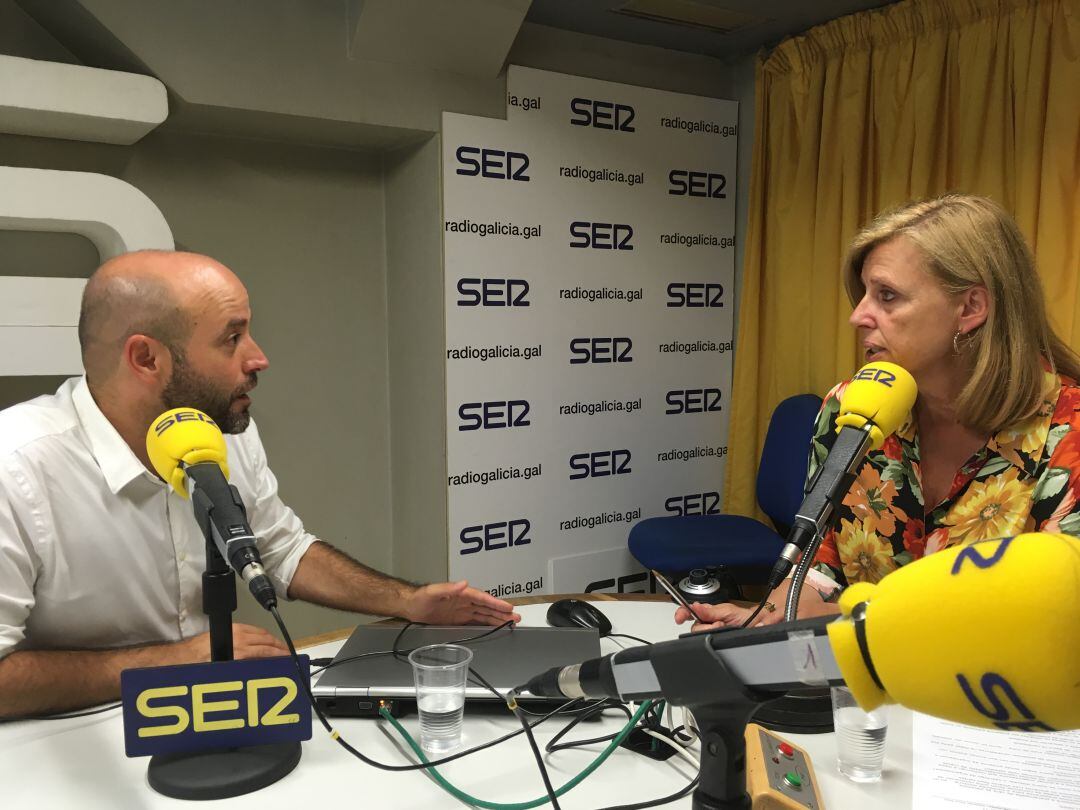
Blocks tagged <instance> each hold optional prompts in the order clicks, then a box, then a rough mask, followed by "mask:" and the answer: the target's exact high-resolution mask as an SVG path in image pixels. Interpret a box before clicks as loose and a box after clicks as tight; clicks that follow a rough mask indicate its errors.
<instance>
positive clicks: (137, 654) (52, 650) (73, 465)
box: [0, 251, 520, 717]
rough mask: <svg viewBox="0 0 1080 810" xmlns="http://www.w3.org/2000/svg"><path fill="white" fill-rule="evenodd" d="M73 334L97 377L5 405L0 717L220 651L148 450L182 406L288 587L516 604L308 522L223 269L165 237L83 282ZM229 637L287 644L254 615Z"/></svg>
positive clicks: (399, 599) (443, 611) (454, 613)
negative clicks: (321, 533) (285, 492)
mask: <svg viewBox="0 0 1080 810" xmlns="http://www.w3.org/2000/svg"><path fill="white" fill-rule="evenodd" d="M79 343H80V346H81V348H82V359H83V366H84V368H85V372H86V373H85V376H83V377H79V378H75V379H71V380H68V381H67V382H65V383H64V384H63V385H62V386H61V387H60V389H59V390H58V391H57V393H56V394H54V395H51V396H45V397H38V398H37V399H34V400H31V401H29V402H24V403H20V404H19V405H15V406H14V407H11V408H8V409H7V410H4V411H0V717H15V716H24V715H36V714H42V713H46V712H56V711H62V710H69V709H75V708H80V707H83V706H88V705H92V704H96V703H102V702H104V701H107V700H112V699H115V698H116V697H117V696H118V695H119V693H120V672H121V671H122V670H124V669H129V668H131V667H146V666H160V665H165V664H181V663H191V662H196V661H207V660H209V658H210V641H209V633H208V632H206V631H207V628H208V626H209V625H208V622H207V619H206V616H205V615H204V614H203V613H202V572H203V569H204V567H205V540H204V539H203V536H202V533H201V532H200V530H199V528H198V526H197V525H196V522H195V518H194V515H193V513H192V510H191V506H190V504H189V503H188V502H186V501H184V500H182V499H180V497H179V496H178V495H177V494H176V493H175V492H172V491H171V490H170V489H169V487H168V486H167V485H166V484H165V482H164V481H162V480H161V479H160V478H159V477H158V476H157V475H156V474H155V473H154V472H152V470H153V467H152V465H151V464H150V461H149V459H148V457H147V454H146V432H147V430H148V429H149V427H150V424H151V422H152V421H153V420H154V419H155V418H156V417H157V416H159V415H160V414H161V413H162V412H163V411H166V410H168V409H170V408H177V407H183V406H186V407H193V408H198V409H199V410H201V411H204V412H205V413H207V414H209V415H210V416H211V417H212V418H213V419H214V421H215V422H217V424H218V425H219V426H220V427H221V429H222V432H224V433H225V434H226V444H227V446H228V457H229V471H230V483H232V484H234V485H235V486H236V487H237V489H238V490H239V492H240V495H241V497H242V498H243V500H244V503H245V505H246V506H247V510H248V517H249V522H250V524H251V526H252V529H253V530H254V533H255V535H256V536H257V537H258V538H259V550H260V554H261V556H262V560H263V565H264V567H265V568H266V571H267V573H268V574H269V575H270V577H271V579H272V580H273V582H274V585H275V588H276V589H277V591H278V595H279V597H287V598H290V599H303V600H306V601H309V602H314V603H315V604H319V605H325V606H328V607H333V608H338V609H341V610H351V611H356V612H361V613H369V614H374V615H383V616H400V617H403V618H406V619H410V620H412V621H417V622H426V623H430V624H469V623H477V624H501V623H503V622H506V621H510V620H513V621H517V620H518V619H519V618H520V617H519V616H517V614H515V613H513V609H512V607H511V606H510V605H509V604H508V603H507V602H504V601H502V600H500V599H496V598H494V597H492V596H490V595H489V594H487V593H484V592H482V591H479V590H476V589H475V588H470V587H468V585H467V583H465V582H456V583H441V584H433V585H415V584H412V583H409V582H405V581H403V580H400V579H397V578H395V577H391V576H388V575H386V574H382V573H380V572H378V571H375V570H374V569H371V568H368V567H367V566H365V565H362V564H361V563H359V562H357V561H355V560H353V559H351V558H350V557H348V556H347V555H345V554H344V553H342V552H340V551H338V550H337V549H335V548H334V547H333V546H331V545H329V544H328V543H326V542H324V541H322V540H318V539H317V538H315V537H314V536H313V535H311V534H310V533H309V532H307V531H305V529H304V526H303V524H302V523H301V521H300V519H299V518H298V517H297V516H296V514H295V513H294V512H293V511H292V510H291V509H289V508H288V507H287V506H285V504H284V503H282V501H281V499H280V498H279V497H278V494H277V480H276V479H275V478H274V475H273V473H272V472H271V471H270V469H269V467H268V466H267V462H266V455H265V452H264V451H263V447H262V442H261V441H260V439H259V434H258V429H257V427H256V425H255V424H254V423H253V422H252V421H251V417H250V414H249V408H250V406H251V393H252V391H253V389H254V388H255V386H256V384H257V382H258V375H259V373H260V372H262V371H265V370H266V369H267V368H268V366H269V362H268V361H267V359H266V355H264V354H263V352H262V349H260V348H259V346H258V344H257V343H256V342H255V339H254V338H253V337H252V333H251V308H250V306H249V303H248V296H247V290H246V289H245V288H244V285H243V284H242V283H241V282H240V280H239V279H238V278H237V277H236V276H235V275H234V274H233V273H232V272H231V271H230V270H229V269H228V268H227V267H225V266H224V265H222V264H220V263H219V262H216V261H214V260H213V259H211V258H209V257H207V256H201V255H198V254H193V253H174V252H165V251H140V252H136V253H128V254H124V255H122V256H118V257H116V258H114V259H111V260H110V261H108V262H106V263H105V264H104V265H102V266H101V267H100V268H99V269H98V270H97V271H96V272H95V273H94V275H93V276H91V278H90V280H89V281H88V283H87V285H86V289H85V291H84V293H83V300H82V309H81V312H80V316H79ZM233 647H234V655H235V657H236V658H251V657H259V656H272V655H283V654H286V653H287V650H286V648H285V646H284V644H283V643H282V642H281V641H280V640H278V639H277V638H276V637H275V636H273V635H271V634H270V633H268V632H267V631H265V630H262V629H260V628H257V627H252V626H249V625H244V624H234V625H233Z"/></svg>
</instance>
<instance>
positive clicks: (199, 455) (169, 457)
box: [146, 408, 229, 498]
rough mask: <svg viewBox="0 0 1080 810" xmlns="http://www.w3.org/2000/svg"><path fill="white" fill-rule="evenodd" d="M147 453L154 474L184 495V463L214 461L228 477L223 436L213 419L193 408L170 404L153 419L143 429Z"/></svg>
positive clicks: (226, 454)
mask: <svg viewBox="0 0 1080 810" xmlns="http://www.w3.org/2000/svg"><path fill="white" fill-rule="evenodd" d="M146 453H147V455H148V456H150V463H151V464H153V465H154V469H155V470H156V471H157V474H158V475H160V476H161V477H162V478H163V479H164V480H165V483H167V484H169V485H170V486H171V487H172V488H173V489H174V490H176V492H177V493H179V494H180V495H181V496H183V497H185V498H186V497H188V492H187V486H186V481H185V478H186V476H185V473H184V467H183V465H189V466H190V465H192V464H201V463H205V462H214V463H216V464H217V465H218V466H219V467H221V472H222V473H223V474H224V475H225V478H226V479H228V477H229V460H228V451H227V449H226V446H225V437H224V436H223V435H222V434H221V429H220V428H219V427H218V426H217V423H216V422H214V420H213V419H211V418H210V417H209V416H207V415H206V414H205V413H203V412H202V411H199V410H196V409H195V408H173V409H172V410H171V411H166V412H165V413H163V414H161V416H159V417H158V418H157V419H155V420H154V421H153V423H151V425H150V429H149V430H148V431H147V432H146Z"/></svg>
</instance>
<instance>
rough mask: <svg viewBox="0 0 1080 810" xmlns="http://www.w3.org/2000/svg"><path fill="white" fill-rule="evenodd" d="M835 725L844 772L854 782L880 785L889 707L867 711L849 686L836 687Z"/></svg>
mask: <svg viewBox="0 0 1080 810" xmlns="http://www.w3.org/2000/svg"><path fill="white" fill-rule="evenodd" d="M832 705H833V724H834V725H835V727H836V755H837V757H836V758H837V765H838V766H839V768H840V773H842V774H843V775H844V776H846V777H847V778H848V779H850V780H852V781H853V782H876V781H877V780H879V779H880V778H881V766H882V763H883V762H884V761H885V731H886V730H887V728H888V721H887V717H886V714H885V709H886V707H885V706H879V707H878V708H876V709H874V710H873V711H872V712H867V711H863V710H862V709H861V708H859V704H858V703H856V702H855V698H854V697H853V696H852V694H851V690H849V689H848V688H847V687H846V686H837V687H833V690H832Z"/></svg>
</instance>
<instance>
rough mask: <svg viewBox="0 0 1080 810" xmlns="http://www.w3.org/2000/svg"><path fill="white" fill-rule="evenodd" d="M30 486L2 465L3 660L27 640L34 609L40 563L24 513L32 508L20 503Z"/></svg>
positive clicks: (0, 627)
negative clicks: (27, 625) (20, 643)
mask: <svg viewBox="0 0 1080 810" xmlns="http://www.w3.org/2000/svg"><path fill="white" fill-rule="evenodd" d="M28 486H29V483H28V481H27V480H26V477H25V475H23V474H20V473H19V472H18V471H17V470H15V469H14V468H13V467H12V465H11V464H10V463H6V464H0V658H3V657H4V656H6V655H7V654H8V653H10V652H13V651H14V649H15V645H17V644H18V643H19V642H21V641H22V640H23V639H24V638H25V637H26V619H27V617H28V616H29V615H30V610H31V608H33V607H34V582H36V581H37V576H38V571H39V569H40V567H41V561H40V559H39V558H38V556H37V553H36V552H35V550H34V546H33V543H32V541H31V538H30V534H29V532H28V531H27V529H26V526H25V522H24V520H23V519H21V515H20V513H21V512H25V511H27V509H30V510H31V511H32V505H30V504H24V503H22V502H21V500H20V493H21V490H23V489H25V488H26V487H28Z"/></svg>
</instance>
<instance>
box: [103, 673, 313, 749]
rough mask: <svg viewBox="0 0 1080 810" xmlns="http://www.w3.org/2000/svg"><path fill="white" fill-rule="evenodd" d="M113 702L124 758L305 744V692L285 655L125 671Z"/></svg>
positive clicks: (308, 718) (307, 705) (307, 717)
mask: <svg viewBox="0 0 1080 810" xmlns="http://www.w3.org/2000/svg"><path fill="white" fill-rule="evenodd" d="M308 661H309V659H308V656H306V655H301V656H300V666H301V667H302V669H303V671H304V673H305V678H306V677H307V675H306V674H307V672H308ZM120 697H121V701H122V703H123V707H124V746H125V749H126V751H127V755H128V756H129V757H145V756H152V755H155V754H173V753H178V752H181V751H198V750H202V749H208V748H242V747H244V746H248V745H267V744H270V743H283V742H294V741H297V742H298V741H300V740H310V739H311V704H310V703H309V702H308V698H307V690H306V689H305V688H304V685H303V684H301V683H300V682H299V681H298V675H297V672H296V667H295V666H294V665H293V662H292V659H291V658H289V657H287V656H284V657H280V658H256V659H251V660H245V661H213V662H210V663H205V664H181V665H179V666H171V667H147V668H143V669H126V670H124V671H123V672H122V673H120Z"/></svg>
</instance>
